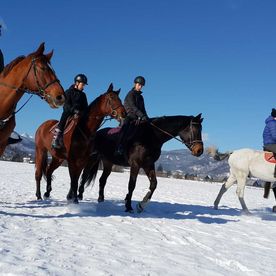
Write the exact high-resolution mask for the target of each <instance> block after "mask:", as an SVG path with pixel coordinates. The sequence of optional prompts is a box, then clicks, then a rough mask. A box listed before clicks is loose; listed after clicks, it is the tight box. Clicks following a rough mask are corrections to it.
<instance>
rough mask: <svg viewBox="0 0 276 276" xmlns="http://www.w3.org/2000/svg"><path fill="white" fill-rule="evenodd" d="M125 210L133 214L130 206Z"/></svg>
mask: <svg viewBox="0 0 276 276" xmlns="http://www.w3.org/2000/svg"><path fill="white" fill-rule="evenodd" d="M125 212H126V213H131V214H133V213H134V210H133V209H132V207H130V208H126V210H125Z"/></svg>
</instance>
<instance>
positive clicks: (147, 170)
mask: <svg viewBox="0 0 276 276" xmlns="http://www.w3.org/2000/svg"><path fill="white" fill-rule="evenodd" d="M144 171H145V173H146V175H147V176H148V178H149V181H150V187H149V191H148V192H147V193H146V195H145V197H144V198H143V200H142V201H141V202H139V203H138V204H137V211H138V212H139V213H141V212H142V211H143V210H144V209H145V207H146V204H147V203H148V202H149V201H150V199H151V197H152V195H153V193H154V191H155V189H156V187H157V179H156V174H155V168H154V164H153V165H152V166H150V167H149V168H144Z"/></svg>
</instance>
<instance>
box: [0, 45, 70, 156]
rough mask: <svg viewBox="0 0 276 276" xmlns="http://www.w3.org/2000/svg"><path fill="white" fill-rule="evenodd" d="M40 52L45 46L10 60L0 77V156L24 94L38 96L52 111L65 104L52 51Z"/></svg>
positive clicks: (13, 125) (12, 128)
mask: <svg viewBox="0 0 276 276" xmlns="http://www.w3.org/2000/svg"><path fill="white" fill-rule="evenodd" d="M43 52H44V43H42V44H41V45H40V46H39V48H38V49H37V50H36V51H35V52H34V53H32V54H29V55H28V56H27V57H25V56H20V57H18V58H16V59H15V60H13V61H12V62H11V63H10V64H8V65H7V66H6V67H5V68H4V70H3V72H2V73H1V74H0V156H1V155H2V154H3V152H4V150H5V148H6V146H7V144H8V138H9V136H10V134H11V133H12V131H13V130H14V128H15V114H16V111H15V109H16V104H17V102H18V101H19V100H20V99H21V97H22V96H23V94H24V93H30V94H36V95H38V96H40V97H41V98H42V99H44V100H45V101H47V103H48V104H49V105H50V107H52V108H57V107H59V106H61V105H62V104H63V103H64V100H65V97H64V90H63V88H62V86H61V85H60V83H59V80H58V79H57V77H56V75H55V73H54V70H53V68H52V67H51V66H50V60H51V57H52V55H53V51H52V52H50V53H48V54H46V55H44V54H43Z"/></svg>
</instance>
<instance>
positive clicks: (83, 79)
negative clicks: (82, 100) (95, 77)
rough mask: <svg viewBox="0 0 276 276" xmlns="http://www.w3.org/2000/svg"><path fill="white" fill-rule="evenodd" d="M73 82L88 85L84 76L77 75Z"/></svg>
mask: <svg viewBox="0 0 276 276" xmlns="http://www.w3.org/2000/svg"><path fill="white" fill-rule="evenodd" d="M74 81H75V82H77V81H78V82H83V83H84V84H88V83H87V77H86V76H85V75H84V74H78V75H76V76H75V78H74Z"/></svg>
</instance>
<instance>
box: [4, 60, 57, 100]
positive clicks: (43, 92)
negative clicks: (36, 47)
mask: <svg viewBox="0 0 276 276" xmlns="http://www.w3.org/2000/svg"><path fill="white" fill-rule="evenodd" d="M41 57H42V56H40V57H36V58H35V57H33V58H32V62H31V65H30V67H29V69H28V72H27V74H26V76H25V77H24V79H23V81H22V84H21V86H20V87H16V86H13V85H10V84H7V83H4V82H0V85H2V86H5V87H8V88H10V89H12V90H15V91H16V92H24V93H27V94H33V95H38V96H39V97H40V98H41V99H46V98H50V99H52V97H51V96H50V95H48V94H47V92H46V89H47V88H48V87H49V86H51V85H52V84H54V83H56V82H57V83H60V81H59V80H58V79H57V78H55V79H54V80H53V81H50V82H49V83H47V84H46V85H44V86H42V85H41V84H40V83H39V80H38V76H37V65H36V60H38V59H40V58H41ZM48 66H49V67H50V68H51V70H52V72H53V74H54V75H56V74H55V71H54V69H53V68H52V67H51V66H50V65H49V64H48ZM32 68H33V72H34V77H35V82H36V85H37V90H34V91H33V90H30V89H28V88H27V87H25V86H23V85H24V82H25V81H26V79H27V78H28V76H29V74H30V72H31V69H32ZM22 86H23V88H22Z"/></svg>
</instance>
